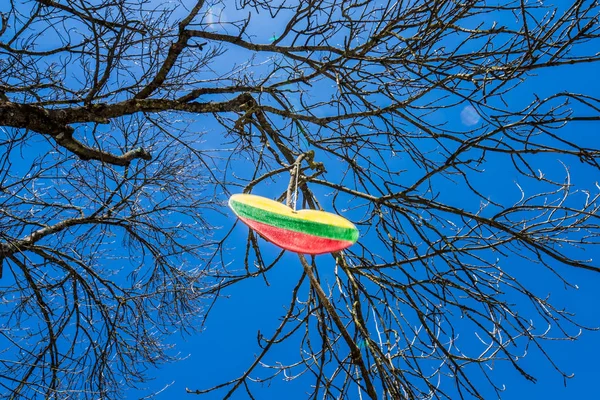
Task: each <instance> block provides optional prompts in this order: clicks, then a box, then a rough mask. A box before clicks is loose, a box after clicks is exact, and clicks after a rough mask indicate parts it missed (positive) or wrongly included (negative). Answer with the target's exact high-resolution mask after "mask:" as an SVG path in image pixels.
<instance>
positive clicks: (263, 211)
mask: <svg viewBox="0 0 600 400" xmlns="http://www.w3.org/2000/svg"><path fill="white" fill-rule="evenodd" d="M229 207H231V209H232V210H233V212H234V213H235V214H236V215H237V216H238V217H239V218H240V219H241V220H242V222H244V223H245V224H246V225H248V226H249V227H250V228H252V229H253V230H254V231H256V232H257V233H258V234H259V235H261V236H262V237H263V238H265V239H266V240H268V241H269V242H272V243H274V244H275V245H277V246H279V247H281V248H283V249H286V250H290V251H293V252H295V253H302V254H323V253H332V252H335V251H340V250H343V249H345V248H347V247H349V246H351V245H352V244H354V243H355V242H356V240H357V239H358V229H356V226H354V224H352V223H351V222H350V221H348V220H347V219H345V218H343V217H340V216H339V215H335V214H331V213H328V212H325V211H317V210H299V211H294V210H292V209H291V208H290V207H288V206H286V205H283V204H281V203H278V202H276V201H274V200H270V199H267V198H265V197H261V196H256V195H253V194H234V195H233V196H231V198H230V199H229Z"/></svg>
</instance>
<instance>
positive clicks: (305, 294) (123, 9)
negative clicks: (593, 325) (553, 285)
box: [0, 0, 600, 399]
mask: <svg viewBox="0 0 600 400" xmlns="http://www.w3.org/2000/svg"><path fill="white" fill-rule="evenodd" d="M557 3H559V6H558V7H557V6H553V5H546V4H544V3H543V2H541V1H540V2H534V1H525V0H515V1H513V0H496V1H484V0H463V1H458V0H428V1H420V0H408V1H403V0H399V1H389V2H386V1H342V0H309V1H305V0H302V1H286V0H276V1H262V0H237V1H236V2H233V1H223V2H219V1H209V0H207V1H203V0H177V1H173V2H161V1H150V0H7V1H4V2H3V3H2V5H0V17H1V25H0V165H1V169H0V267H1V270H0V271H1V272H2V275H1V280H0V292H1V294H2V297H1V298H2V307H1V309H0V323H1V328H0V351H1V352H2V353H0V354H1V355H0V386H1V389H0V392H3V393H8V394H9V397H10V396H12V397H14V398H32V397H35V396H41V397H56V398H67V397H73V398H80V397H81V398H84V397H85V398H100V397H102V398H118V397H119V396H120V392H121V391H122V390H123V389H125V388H127V387H131V386H135V385H137V384H138V383H140V382H143V381H144V379H145V378H146V377H148V376H151V374H152V369H149V368H150V367H152V366H153V365H155V364H157V363H161V362H165V361H168V360H169V359H171V358H172V356H173V354H176V353H175V352H171V351H170V350H169V343H170V339H169V338H168V336H169V335H170V334H172V333H175V332H176V333H180V332H188V331H191V330H193V327H194V326H198V325H199V324H200V322H201V321H200V320H201V319H202V318H203V315H204V316H205V315H206V314H207V313H208V311H209V310H210V307H209V305H210V304H211V303H210V302H211V301H213V300H214V301H219V294H220V293H221V290H224V289H225V288H229V290H230V291H231V290H234V288H235V284H236V283H238V282H240V281H242V280H244V279H247V278H255V277H262V278H264V279H265V280H266V281H267V282H268V276H269V271H270V270H271V269H273V268H278V267H279V264H280V259H281V254H279V255H278V256H273V254H274V253H273V251H272V250H273V247H272V245H270V244H268V243H266V242H265V241H264V240H262V239H261V238H260V237H258V236H257V235H255V234H254V233H250V234H249V235H248V241H247V243H240V242H239V241H235V240H234V239H233V238H232V232H239V229H244V228H243V227H241V226H239V225H238V226H233V228H232V223H233V221H234V220H233V218H231V216H229V217H228V218H225V217H224V216H223V215H222V214H223V213H227V210H226V205H225V204H226V203H225V201H226V199H227V197H228V195H229V194H230V193H236V192H252V193H257V194H262V195H268V196H271V197H273V198H278V199H279V200H281V201H283V199H284V198H285V197H286V193H287V192H288V182H294V179H291V180H290V174H292V175H293V173H294V172H298V188H299V194H298V205H299V207H302V208H316V209H325V210H328V211H334V212H337V213H339V214H341V215H344V216H345V217H347V218H348V219H350V220H351V221H352V222H354V223H355V224H356V225H357V227H359V229H360V231H361V238H360V240H359V242H358V243H357V244H356V245H355V246H353V247H351V248H350V249H348V250H346V251H344V252H341V253H337V254H332V255H324V256H318V257H316V258H306V257H304V256H299V257H298V261H297V267H298V268H297V269H296V270H295V271H298V272H297V274H298V277H297V278H298V283H297V286H296V288H295V289H294V291H293V292H292V293H290V296H289V298H281V299H274V301H277V302H281V304H282V305H284V304H285V305H286V307H287V313H285V314H284V315H282V318H281V325H280V327H279V328H278V329H277V330H276V331H274V332H269V333H268V334H267V333H265V332H263V333H262V335H260V336H259V338H258V340H259V345H260V346H261V348H262V352H260V353H258V355H257V358H256V361H255V362H254V363H253V364H252V365H249V366H248V368H247V370H245V371H239V378H237V379H234V380H232V381H230V382H222V383H219V382H215V386H214V387H212V388H211V387H198V388H196V387H194V388H192V387H190V389H189V392H190V393H197V394H203V393H211V392H213V391H216V392H217V393H219V398H221V397H227V396H229V395H230V394H232V393H234V392H236V391H247V393H248V394H250V395H252V393H254V392H255V390H257V389H258V387H259V386H254V385H255V383H253V382H255V381H256V380H259V381H269V380H270V379H282V378H283V376H284V375H286V376H288V377H289V376H305V377H306V376H309V377H310V379H311V382H312V385H311V386H310V387H306V388H305V390H306V391H308V392H311V393H312V397H311V398H315V399H316V398H331V399H334V398H335V399H337V398H359V396H362V398H373V399H376V398H382V399H398V398H409V399H413V398H452V399H456V398H462V397H465V398H470V397H472V396H475V397H477V396H481V393H482V390H490V387H491V388H492V390H496V391H497V392H498V393H499V394H501V393H500V388H501V386H500V385H499V384H498V383H497V381H496V379H495V378H494V373H493V371H492V370H490V368H488V366H489V365H490V363H492V362H493V361H496V360H498V361H499V362H500V360H504V361H501V362H504V363H506V364H508V365H512V366H513V367H514V368H515V369H516V370H518V371H519V372H520V373H521V374H522V375H523V376H524V377H525V378H526V379H530V380H534V379H535V377H534V371H529V370H526V369H524V368H523V367H522V365H521V363H520V357H521V356H522V355H523V354H524V353H525V352H526V349H527V348H529V347H536V348H538V349H540V350H541V352H542V353H543V354H545V355H547V356H548V361H549V363H550V365H553V366H554V367H555V368H556V370H557V371H558V373H559V374H562V375H563V376H565V377H566V376H567V374H566V373H565V372H563V371H562V370H561V369H560V366H558V365H554V363H553V362H552V359H551V356H550V354H548V353H546V351H545V347H544V344H545V340H546V339H550V338H562V339H572V338H574V337H575V336H577V335H578V333H579V332H580V328H584V327H582V326H581V325H580V324H579V323H578V322H577V321H576V320H575V319H573V316H572V315H571V314H569V313H568V312H567V311H565V310H563V309H562V308H560V307H559V306H555V305H553V303H552V302H551V299H550V298H549V297H548V296H547V294H548V293H547V292H540V291H535V290H533V289H531V288H530V287H529V286H528V285H527V284H526V283H525V282H524V281H523V280H522V279H520V278H519V273H518V272H519V271H518V268H516V267H515V266H518V265H522V266H526V268H528V269H532V270H535V271H536V272H535V273H536V274H539V275H540V276H544V277H545V279H548V280H549V281H550V280H554V282H560V281H561V280H562V279H563V278H562V275H563V272H564V271H566V270H568V269H569V268H582V269H587V270H589V271H590V272H589V274H590V279H592V278H593V279H597V276H596V275H595V274H593V272H599V271H600V266H599V265H598V264H597V262H596V263H594V262H593V261H592V260H590V259H588V258H589V256H586V255H585V250H586V249H588V250H589V249H591V246H594V245H597V244H599V243H598V242H599V239H598V235H599V233H600V230H599V221H598V208H599V207H600V202H599V197H598V196H599V187H598V186H597V184H596V185H595V184H594V180H595V179H593V178H592V179H588V178H590V177H593V176H596V177H597V176H598V171H599V169H600V164H599V158H600V150H599V148H598V141H597V140H596V141H595V144H594V142H593V141H592V142H589V141H587V142H586V140H585V138H586V132H589V131H592V130H597V129H598V125H597V121H598V120H599V119H600V112H599V111H600V98H599V97H598V93H593V92H592V93H584V92H578V93H576V92H574V91H572V90H571V89H569V84H570V80H569V77H568V75H569V73H570V72H569V71H575V70H576V68H578V66H577V65H576V64H581V65H584V64H589V63H594V64H596V63H598V61H599V59H600V54H599V53H598V49H599V48H600V41H599V40H598V36H599V33H600V23H599V21H598V17H599V14H600V5H599V3H598V1H596V0H580V1H578V0H573V1H572V2H557ZM271 30H272V31H273V32H271ZM265 32H266V33H265ZM597 68H600V65H598V66H597ZM536 76H538V77H537V78H536ZM539 76H542V77H543V76H547V77H549V78H548V82H547V83H546V84H540V82H541V80H540V78H539ZM571 81H572V80H571ZM532 82H537V83H535V84H534V83H532ZM459 115H461V117H462V123H461V122H460V119H459V117H458V116H459ZM573 127H577V129H576V130H575V129H573ZM566 132H568V134H567V133H566ZM578 132H579V134H578ZM587 137H588V138H589V137H590V136H589V135H588V136H587ZM296 160H298V161H296ZM560 163H562V166H561V164H560ZM557 166H560V167H557ZM575 166H576V167H577V170H578V171H580V172H581V175H580V176H575V175H573V179H577V182H578V183H577V184H575V183H572V179H571V173H570V171H571V170H572V169H573V168H574V167H575ZM548 168H550V169H551V170H552V172H551V173H548V174H546V173H544V170H546V169H548ZM557 171H558V172H559V173H557ZM492 182H493V184H492ZM290 189H293V188H291V187H290ZM273 193H276V194H275V195H273ZM217 227H220V228H221V229H216V228H217ZM238 237H239V236H238ZM234 248H235V249H237V250H233V249H234ZM267 249H269V250H270V251H266V250H267ZM261 251H262V253H261ZM244 252H245V254H244ZM282 267H283V265H282ZM286 267H289V266H286ZM291 271H294V270H291ZM301 271H303V272H301ZM290 273H293V272H290ZM324 275H326V276H327V277H328V278H327V279H326V278H323V276H324ZM331 277H333V280H332V278H331ZM271 284H274V283H271ZM565 284H566V285H569V283H568V282H566V281H565ZM209 323H210V320H209ZM549 332H552V333H551V334H550V333H549ZM263 335H264V336H263ZM467 338H468V339H467ZM282 343H286V344H287V346H289V345H290V343H294V346H296V348H298V349H299V351H298V352H297V353H295V354H298V358H297V360H296V361H295V362H294V363H291V364H287V365H283V364H280V363H279V361H280V360H278V359H277V357H276V356H274V355H273V353H274V352H273V350H274V349H277V347H278V346H282ZM262 390H265V389H262ZM212 395H213V396H214V395H215V394H212ZM209 396H211V395H209ZM259 398H260V396H259Z"/></svg>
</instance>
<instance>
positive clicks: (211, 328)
mask: <svg viewBox="0 0 600 400" xmlns="http://www.w3.org/2000/svg"><path fill="white" fill-rule="evenodd" d="M240 15H242V14H240ZM243 15H245V14H243ZM237 16H238V15H237V14H236V12H235V11H233V10H231V8H226V9H224V10H220V9H218V8H214V9H213V10H212V14H210V15H209V16H208V17H207V20H208V22H211V23H212V24H213V27H212V29H214V30H215V31H225V30H224V29H225V28H224V27H223V26H220V25H219V24H218V20H219V18H221V19H223V20H226V19H234V18H235V17H237ZM253 18H254V20H253V24H252V25H251V26H250V27H249V29H250V30H249V33H251V34H253V35H254V40H255V41H256V42H258V43H269V40H270V39H271V37H272V36H273V35H275V36H277V35H278V32H280V30H281V29H282V28H283V27H284V26H285V14H282V15H280V17H279V18H277V19H275V20H273V19H271V18H270V17H269V16H268V13H266V12H263V13H260V14H255V15H254V16H253ZM248 54H249V53H248V52H247V51H242V50H239V49H237V48H235V47H229V48H228V53H227V55H226V57H222V58H221V59H219V60H218V61H217V62H216V63H215V65H214V67H215V68H221V67H223V68H226V69H230V68H231V66H232V63H237V64H239V63H243V62H244V61H245V59H246V58H247V57H248ZM263 61H264V64H263V65H262V66H261V68H264V70H268V69H269V68H270V62H272V61H269V59H268V56H264V60H263ZM596 70H597V67H595V66H594V65H592V64H590V65H578V66H567V67H561V68H558V69H553V70H547V71H539V72H538V74H537V76H532V77H529V78H528V79H527V81H526V82H525V83H523V84H522V85H521V86H519V87H518V88H517V89H516V90H515V91H514V92H512V93H511V94H510V95H509V96H507V97H506V100H507V102H508V103H510V104H511V106H513V107H515V108H519V106H521V105H524V104H526V103H527V102H528V101H531V99H532V98H533V95H534V94H537V95H539V96H544V95H545V94H548V93H554V92H558V91H562V90H570V91H574V92H581V93H590V94H597V93H600V84H599V83H598V80H597V79H595V77H597V72H596ZM314 90H315V92H317V91H321V90H322V92H323V93H326V92H327V91H328V90H330V88H328V87H323V88H321V87H318V86H317V87H315V88H314ZM289 100H290V102H291V103H292V104H294V106H295V107H298V106H299V101H298V99H289ZM431 118H439V119H440V120H447V121H448V122H449V127H455V128H456V129H465V127H470V126H479V125H481V124H484V122H483V121H482V120H481V119H480V118H479V116H478V115H477V114H476V111H475V110H474V109H473V108H472V107H471V106H469V105H468V104H467V103H463V104H460V105H459V106H457V107H454V108H451V109H448V110H442V111H440V112H439V113H437V114H436V115H433V116H432V117H431ZM195 126H196V127H197V129H198V131H207V132H208V135H207V138H208V141H207V142H206V146H210V147H213V148H225V147H227V145H226V144H224V143H223V141H222V140H221V139H220V138H221V137H222V134H223V132H222V128H221V127H220V126H218V125H217V124H215V123H214V121H212V120H211V119H209V118H202V120H198V121H197V122H196V125H195ZM481 126H483V125H481ZM597 133H598V129H597V128H596V127H595V125H592V123H578V124H572V125H570V126H568V127H567V128H565V129H563V130H562V131H561V134H563V135H565V137H579V138H582V139H581V140H582V141H583V142H585V143H587V145H588V146H589V147H596V148H597V147H600V139H599V138H598V136H597ZM300 145H302V144H300ZM39 150H40V151H43V149H42V148H39ZM387 156H388V155H386V157H387ZM389 156H390V160H392V155H389ZM393 157H394V158H393V160H392V161H390V162H391V163H392V164H394V166H398V167H402V168H408V169H409V168H411V163H410V161H409V160H407V159H405V158H403V157H402V155H393ZM319 161H323V162H325V163H326V164H327V168H328V171H329V174H330V175H329V176H330V177H335V176H336V173H337V174H338V175H339V171H337V170H336V166H335V162H336V160H333V159H326V158H325V159H321V160H319ZM562 161H566V162H568V163H569V171H570V173H571V178H572V182H573V183H574V184H575V185H576V186H577V187H579V188H588V189H591V188H593V185H594V183H595V182H596V181H597V180H598V174H597V171H594V170H592V169H590V168H589V167H587V166H585V165H582V164H579V163H576V162H572V161H570V160H562ZM248 165H249V162H248V161H247V160H238V163H237V164H235V165H234V166H233V167H231V168H234V170H232V171H230V172H232V173H233V172H235V173H238V174H240V175H243V174H244V173H246V172H247V170H246V168H247V166H248ZM537 166H538V167H539V168H540V169H542V170H543V172H544V173H545V174H546V175H547V176H552V177H555V178H556V179H558V180H560V179H562V178H561V177H562V176H564V173H565V170H564V167H563V165H562V164H561V163H560V162H559V159H557V158H556V157H541V158H540V159H539V162H538V164H537ZM486 168H487V169H486V171H485V173H482V174H479V175H476V176H474V177H473V182H474V184H476V185H478V187H480V188H483V189H484V190H485V191H486V192H487V193H489V195H490V196H491V198H492V199H494V200H496V201H501V202H503V203H510V202H511V201H512V202H514V201H516V200H518V197H519V196H520V192H519V189H518V186H517V185H516V184H521V185H522V186H523V187H524V188H525V189H526V190H531V191H534V190H536V188H535V187H534V186H529V185H530V184H531V182H527V181H525V182H523V181H521V179H522V178H521V177H519V176H518V175H517V174H515V173H510V172H507V171H506V168H505V166H504V164H503V160H502V159H500V158H498V159H490V160H489V162H488V163H487V165H486ZM419 173H420V172H419V171H413V170H408V171H407V173H406V175H405V177H406V179H407V180H410V179H414V178H415V177H418V176H419ZM436 184H437V185H438V186H436V190H439V191H440V192H441V193H442V197H443V198H444V200H445V201H446V202H448V203H449V204H456V205H463V206H465V205H466V204H471V203H477V202H479V199H476V198H473V197H469V196H465V195H464V193H465V192H464V190H461V187H460V186H459V185H456V184H454V183H452V182H449V181H439V182H437V183H436ZM286 186H287V179H286V177H283V176H282V177H280V180H279V181H277V182H275V183H272V184H270V185H261V186H260V187H258V188H257V189H256V191H255V193H256V194H260V195H264V196H266V197H275V196H278V195H279V194H280V193H281V192H282V191H283V190H284V189H285V187H286ZM230 189H231V191H235V190H236V188H235V187H231V188H230ZM314 189H315V192H316V193H317V195H319V196H322V197H323V198H324V199H325V198H326V196H328V195H329V194H330V193H331V191H330V190H328V189H324V188H317V187H315V188H314ZM221 197H222V198H221V200H222V201H223V204H222V207H223V209H222V211H223V213H224V216H218V215H216V214H215V215H213V219H212V220H211V221H212V222H214V225H216V226H222V227H223V228H222V229H221V232H227V231H228V230H229V227H230V226H231V225H232V224H234V223H236V218H235V216H234V215H233V213H232V212H230V211H229V210H228V209H227V207H226V205H225V203H224V200H226V196H225V194H223V195H222V196H221ZM325 204H327V203H326V202H325ZM352 206H353V204H352V203H342V204H341V205H339V208H340V210H345V209H351V208H352ZM328 211H332V210H328ZM348 213H349V214H352V211H348ZM352 215H358V212H355V214H352ZM362 229H363V230H364V229H365V228H362ZM219 234H220V233H218V232H217V236H218V235H219ZM247 234H248V229H247V227H245V226H244V225H242V224H241V223H238V224H237V225H236V227H235V230H234V232H233V234H232V237H231V240H230V242H229V244H230V245H232V246H235V245H237V246H236V249H235V250H232V252H231V254H230V259H231V261H232V266H231V267H232V268H233V269H235V268H236V267H237V268H243V265H242V263H243V248H244V242H245V240H246V238H247ZM366 240H367V239H363V241H362V242H361V244H363V245H365V246H373V250H375V251H378V250H379V249H377V246H379V245H378V244H377V243H376V242H373V243H367V242H365V241H366ZM260 245H261V249H263V251H264V254H265V255H266V256H267V257H269V258H273V257H275V256H276V255H277V254H278V251H277V249H276V248H275V247H274V246H273V245H272V244H269V243H266V242H264V241H262V240H261V241H260ZM586 254H587V255H588V256H589V257H590V258H593V259H598V257H600V250H599V249H588V250H587V251H586ZM318 261H319V267H320V269H319V271H320V273H321V278H322V279H323V282H324V283H329V284H332V283H333V281H334V273H333V268H334V265H333V263H332V261H331V259H330V258H329V257H328V256H319V258H318ZM502 263H503V264H502V265H503V268H506V269H507V271H510V272H511V273H512V274H514V275H516V276H519V278H520V279H522V281H523V282H527V286H528V287H530V288H533V289H534V290H535V291H536V293H538V294H541V293H546V294H551V296H552V298H554V299H555V303H556V305H559V306H562V307H565V308H567V309H569V310H571V311H573V312H575V313H576V314H577V316H578V321H580V322H582V323H583V324H587V325H590V326H600V312H599V311H598V309H597V305H598V304H600V290H598V289H597V285H598V284H600V277H599V276H597V274H594V273H591V272H587V271H582V270H576V269H572V268H569V267H566V266H557V271H558V272H559V273H560V274H561V275H562V276H563V277H564V278H565V279H567V280H568V281H570V282H571V283H573V284H576V285H577V286H578V287H579V289H578V290H574V289H572V288H565V287H564V286H563V285H562V284H561V283H560V282H559V281H558V280H557V279H555V278H554V277H553V276H552V274H550V273H549V272H547V271H542V270H541V269H540V268H539V266H535V265H531V264H530V263H527V262H525V261H524V260H522V259H519V258H515V257H511V258H507V259H504V260H502ZM596 265H597V263H596ZM301 274H302V267H301V265H300V263H299V261H298V258H297V257H296V256H295V255H294V254H289V253H288V254H285V255H284V256H283V258H282V260H281V261H280V262H279V263H278V265H276V267H275V268H273V269H272V270H270V271H269V272H268V273H267V274H266V280H267V281H268V284H266V282H265V279H263V278H262V277H256V278H253V279H247V280H244V281H243V282H240V283H238V284H236V285H233V286H231V287H228V288H227V289H225V290H224V291H223V292H222V294H221V298H220V299H219V300H218V301H217V302H216V304H215V305H214V308H213V309H212V311H211V314H210V317H209V318H208V319H207V320H206V321H205V323H204V325H203V326H202V332H201V333H200V334H197V335H194V336H183V337H182V336H179V335H177V334H175V335H173V336H172V337H171V338H170V340H171V342H172V343H173V344H174V348H173V353H174V354H179V355H180V356H181V357H182V358H183V360H182V361H180V362H178V363H175V364H169V365H164V366H161V367H159V368H158V369H156V370H150V371H149V373H148V375H149V376H154V377H155V378H154V380H153V381H151V382H149V383H148V384H145V385H142V386H143V387H141V388H140V389H139V390H131V391H129V392H128V396H127V397H128V398H138V397H141V396H144V395H147V394H150V393H152V392H159V394H158V396H157V398H159V399H173V398H186V397H187V398H194V395H186V394H185V388H190V389H205V388H208V387H210V386H213V385H216V384H219V383H221V382H223V381H226V380H229V379H233V378H235V377H237V376H239V375H241V374H242V373H243V372H244V370H245V369H246V367H247V366H248V365H250V364H251V363H252V362H253V360H254V357H255V355H256V354H257V353H258V352H259V351H260V348H259V347H258V346H257V340H256V338H257V333H258V331H260V332H261V333H263V334H264V335H265V336H269V335H270V334H271V333H272V332H273V331H274V330H275V329H276V328H277V326H278V324H279V322H280V319H281V316H282V315H284V313H285V307H287V306H288V304H289V301H290V293H291V292H292V290H293V288H294V286H295V285H296V284H297V282H298V279H299V277H300V276H301ZM3 283H6V282H3ZM307 291H308V287H307V283H306V282H305V283H304V286H303V290H301V291H300V297H301V299H305V298H306V293H307ZM207 306H208V304H207ZM457 324H458V325H460V322H459V321H457ZM467 334H468V332H467ZM599 335H600V334H598V333H595V332H584V333H583V335H582V336H581V338H580V339H579V340H577V341H574V342H563V341H559V342H552V343H549V344H547V346H548V347H547V349H548V350H549V351H550V353H551V355H552V357H553V359H554V360H555V362H556V363H557V364H558V365H559V366H560V367H561V368H562V369H563V370H565V371H566V372H569V373H574V374H575V377H574V378H573V379H570V380H569V381H568V382H567V386H566V387H565V386H564V384H563V381H562V379H561V377H560V375H559V374H558V373H556V372H555V371H553V369H552V366H551V365H549V363H547V362H546V361H545V359H544V357H543V356H542V355H541V354H540V352H539V351H537V350H536V349H534V348H533V347H531V348H530V349H528V354H527V357H526V358H525V359H524V360H523V361H522V363H523V366H525V367H529V372H532V373H533V374H534V375H535V377H536V378H537V379H538V383H537V384H532V383H531V382H527V381H526V380H525V379H523V378H522V377H520V376H519V375H518V373H517V372H516V371H514V369H512V367H510V366H509V365H508V364H507V363H505V362H496V363H493V364H492V365H490V367H491V368H493V369H494V377H495V378H496V382H497V383H504V385H505V386H506V392H505V395H504V398H506V399H525V398H531V397H535V398H542V397H545V398H563V397H567V396H568V397H578V396H586V397H590V396H593V394H594V392H595V388H594V387H595V379H596V377H595V376H594V375H595V371H596V369H597V368H596V364H597V360H598V359H600V344H599V341H598V338H600V336H599ZM297 339H298V338H297V337H294V336H292V338H291V340H289V341H286V342H285V343H284V344H283V345H280V346H279V347H277V348H275V350H274V351H273V352H272V353H270V355H269V357H267V360H268V361H269V362H272V363H276V362H278V361H280V362H283V363H290V362H294V361H295V360H296V359H297V357H298V353H299V344H298V340H297ZM461 340H464V341H465V342H464V343H465V346H469V345H470V341H474V340H475V338H474V337H472V336H471V337H469V336H467V335H465V336H464V337H463V338H461ZM259 373H260V374H261V375H262V374H263V370H260V369H259V370H257V371H256V373H255V374H253V375H252V376H256V375H257V374H259ZM312 384H313V382H312V381H311V380H310V378H309V377H308V376H301V377H299V378H297V379H294V380H288V379H286V377H285V375H283V374H281V375H279V376H278V377H276V378H275V379H273V380H271V381H270V382H269V383H268V384H265V386H264V387H261V384H259V383H257V384H255V387H254V390H253V392H254V393H255V395H256V396H257V398H259V399H279V398H285V399H288V400H292V399H305V398H307V395H306V392H307V391H309V390H310V385H312ZM217 393H220V392H217ZM217 393H214V394H209V395H207V396H203V397H201V398H209V399H218V398H221V397H220V395H219V394H217ZM488 395H489V398H493V393H491V392H489V393H488ZM233 398H234V399H246V398H247V395H246V394H245V393H244V391H243V390H240V391H238V392H237V393H236V394H235V395H234V396H233ZM348 398H351V399H354V398H358V393H357V392H351V393H349V395H348Z"/></svg>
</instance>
